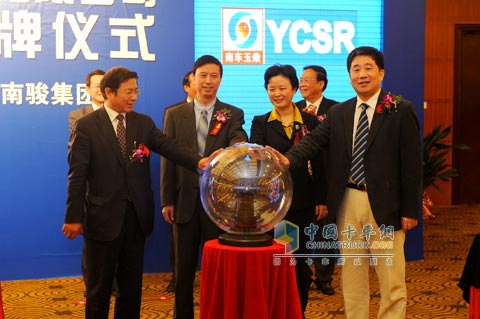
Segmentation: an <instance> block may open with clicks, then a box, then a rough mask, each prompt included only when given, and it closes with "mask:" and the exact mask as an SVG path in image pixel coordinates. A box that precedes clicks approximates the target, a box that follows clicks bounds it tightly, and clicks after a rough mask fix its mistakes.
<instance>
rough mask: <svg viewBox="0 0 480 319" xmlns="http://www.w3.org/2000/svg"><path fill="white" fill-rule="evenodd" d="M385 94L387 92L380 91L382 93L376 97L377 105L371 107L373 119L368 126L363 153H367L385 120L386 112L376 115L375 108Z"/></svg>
mask: <svg viewBox="0 0 480 319" xmlns="http://www.w3.org/2000/svg"><path fill="white" fill-rule="evenodd" d="M386 94H387V92H386V91H384V90H383V89H382V91H381V92H380V95H379V96H378V101H377V104H376V105H372V107H373V108H374V112H373V119H372V125H370V130H369V131H368V138H367V145H366V146H365V151H367V150H368V148H369V147H370V145H372V143H373V140H374V139H375V136H376V135H377V133H378V131H379V130H380V127H381V126H382V123H383V120H384V119H385V114H386V113H387V112H383V113H381V114H380V113H377V111H376V107H377V105H378V104H379V103H380V101H381V100H382V99H383V97H384V96H385V95H386Z"/></svg>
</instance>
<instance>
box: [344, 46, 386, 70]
mask: <svg viewBox="0 0 480 319" xmlns="http://www.w3.org/2000/svg"><path fill="white" fill-rule="evenodd" d="M359 55H368V56H370V57H371V58H372V59H373V60H374V61H375V63H376V64H377V66H378V68H379V69H380V70H383V69H384V68H385V67H384V57H383V53H382V52H380V51H379V50H377V49H376V48H374V47H358V48H356V49H353V50H352V52H350V53H349V54H348V58H347V70H348V73H350V67H351V66H352V61H353V59H354V58H355V57H357V56H359Z"/></svg>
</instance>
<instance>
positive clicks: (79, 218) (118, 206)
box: [62, 67, 206, 319]
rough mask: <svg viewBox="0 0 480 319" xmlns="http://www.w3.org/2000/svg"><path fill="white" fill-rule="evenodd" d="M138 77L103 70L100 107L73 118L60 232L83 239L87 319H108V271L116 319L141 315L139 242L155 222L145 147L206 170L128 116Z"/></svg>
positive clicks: (140, 118) (147, 121) (148, 123)
mask: <svg viewBox="0 0 480 319" xmlns="http://www.w3.org/2000/svg"><path fill="white" fill-rule="evenodd" d="M137 78H138V76H137V73H136V72H133V71H130V70H128V69H126V68H124V67H115V68H112V69H110V70H109V71H107V72H106V74H105V75H104V78H103V79H102V81H101V85H100V87H101V91H102V94H103V96H104V98H105V99H106V101H105V104H104V107H103V108H100V109H98V110H97V111H95V112H93V113H90V114H89V115H87V116H84V117H82V118H81V119H79V120H78V121H77V123H76V128H75V130H74V132H73V135H72V137H71V139H72V144H71V148H70V150H69V154H68V160H69V165H70V169H69V172H68V197H67V209H66V213H65V223H64V225H63V227H62V231H63V233H64V234H65V236H66V237H67V238H69V239H74V238H75V237H76V236H78V235H79V234H80V233H83V236H84V238H85V253H86V266H87V278H88V281H87V304H86V308H85V317H86V318H87V319H92V318H95V319H99V318H101V319H106V318H108V313H109V306H110V293H111V289H112V282H113V277H114V276H115V270H116V279H117V283H118V288H119V290H120V297H118V298H117V299H116V302H115V318H116V319H119V318H125V319H133V318H139V317H140V303H141V295H142V274H143V259H144V246H145V238H146V237H147V236H148V235H149V234H150V233H151V232H152V230H153V219H154V201H153V194H152V189H151V181H150V161H149V149H151V150H153V151H155V152H157V153H160V154H161V155H163V156H166V157H168V158H170V159H171V160H173V161H176V162H178V163H179V164H181V165H185V166H186V167H189V168H190V169H192V170H195V169H197V168H198V167H200V168H203V167H204V166H205V165H206V159H200V158H201V157H200V156H199V155H197V154H195V153H194V152H193V151H192V149H191V148H188V147H186V146H182V145H180V144H178V143H176V142H175V141H173V140H171V139H168V138H167V137H166V136H165V135H164V134H162V133H161V131H160V129H158V128H157V127H156V126H155V124H154V122H153V120H152V119H151V118H150V117H148V116H146V115H143V114H140V113H136V112H133V107H134V105H135V102H136V100H137V98H138V94H139V90H138V87H137Z"/></svg>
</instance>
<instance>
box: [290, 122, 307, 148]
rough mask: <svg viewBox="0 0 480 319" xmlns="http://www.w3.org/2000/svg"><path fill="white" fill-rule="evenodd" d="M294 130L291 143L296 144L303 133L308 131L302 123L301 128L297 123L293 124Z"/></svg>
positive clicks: (305, 133)
mask: <svg viewBox="0 0 480 319" xmlns="http://www.w3.org/2000/svg"><path fill="white" fill-rule="evenodd" d="M295 131H296V133H295V139H294V140H293V144H297V143H298V142H300V140H301V139H302V138H303V137H304V136H305V135H307V134H308V133H310V131H309V130H308V128H307V126H306V125H302V128H300V125H299V124H295Z"/></svg>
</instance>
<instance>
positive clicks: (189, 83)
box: [163, 71, 196, 292]
mask: <svg viewBox="0 0 480 319" xmlns="http://www.w3.org/2000/svg"><path fill="white" fill-rule="evenodd" d="M182 85H183V90H184V91H185V93H186V94H187V96H186V98H185V99H184V100H182V101H180V102H177V103H174V104H172V105H170V106H168V107H166V108H165V113H166V112H167V110H168V109H170V108H172V107H174V106H177V105H180V104H183V103H190V102H192V101H193V99H194V98H195V94H196V90H195V83H194V78H193V72H192V71H189V72H187V73H185V75H184V76H183V81H182ZM165 113H164V114H163V119H164V122H163V127H165ZM170 267H171V269H172V278H171V279H170V282H169V283H168V286H167V289H166V290H167V292H175V238H174V236H173V226H172V227H170Z"/></svg>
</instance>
